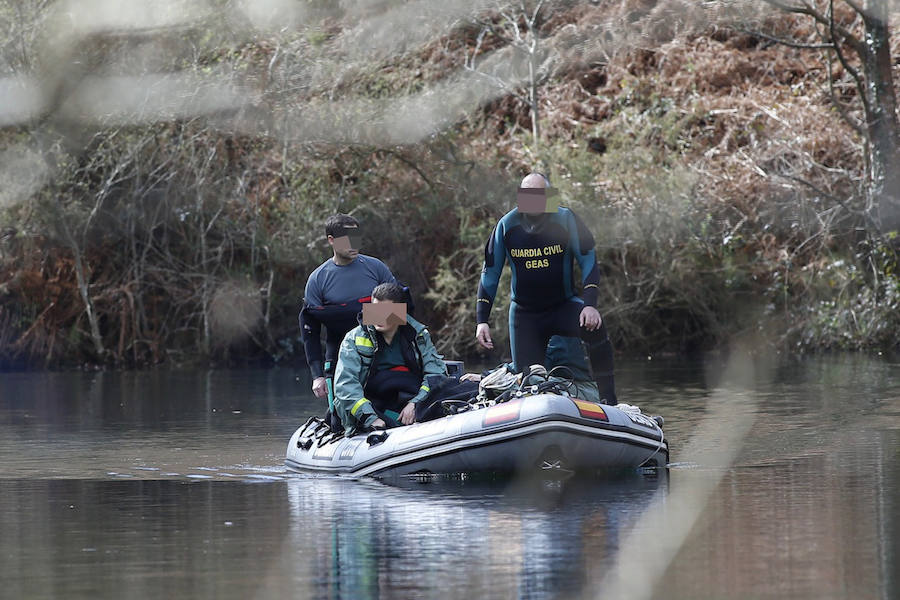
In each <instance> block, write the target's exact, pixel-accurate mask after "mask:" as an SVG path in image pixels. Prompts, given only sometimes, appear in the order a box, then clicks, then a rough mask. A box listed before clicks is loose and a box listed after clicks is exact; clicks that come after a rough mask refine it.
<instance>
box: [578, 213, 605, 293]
mask: <svg viewBox="0 0 900 600" xmlns="http://www.w3.org/2000/svg"><path fill="white" fill-rule="evenodd" d="M572 217H573V218H574V219H575V232H576V236H577V246H576V250H577V251H576V254H575V256H576V258H577V260H578V266H580V267H581V283H582V286H583V288H584V291H583V292H582V294H581V298H582V300H584V304H585V305H586V306H593V307H596V306H597V296H598V293H599V288H598V286H599V284H600V270H599V269H598V268H597V253H596V252H595V251H594V236H593V235H591V232H590V230H589V229H588V228H587V226H586V225H585V224H584V222H583V221H582V220H581V219H580V218H579V217H578V215H576V214H575V213H574V212H573V213H572Z"/></svg>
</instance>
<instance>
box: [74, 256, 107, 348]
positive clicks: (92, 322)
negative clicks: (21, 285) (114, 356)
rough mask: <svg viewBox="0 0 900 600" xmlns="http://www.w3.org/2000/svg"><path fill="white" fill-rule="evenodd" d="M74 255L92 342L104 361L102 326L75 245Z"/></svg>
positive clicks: (79, 287)
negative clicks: (98, 321) (95, 311)
mask: <svg viewBox="0 0 900 600" xmlns="http://www.w3.org/2000/svg"><path fill="white" fill-rule="evenodd" d="M72 254H73V255H74V258H75V279H76V281H77V282H78V292H79V293H80V294H81V300H82V302H84V313H85V314H86V315H87V318H88V325H89V326H90V328H91V340H92V341H93V342H94V350H95V351H96V352H97V358H98V360H103V357H104V356H105V355H106V349H105V348H104V347H103V338H102V337H101V336H100V325H99V324H98V323H97V316H96V315H95V314H94V304H93V302H91V294H90V290H89V289H88V283H87V278H86V277H85V274H84V260H83V258H82V256H81V250H80V249H79V248H78V247H77V246H76V245H75V244H74V243H73V244H72Z"/></svg>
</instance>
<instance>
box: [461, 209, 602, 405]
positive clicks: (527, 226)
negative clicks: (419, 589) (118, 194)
mask: <svg viewBox="0 0 900 600" xmlns="http://www.w3.org/2000/svg"><path fill="white" fill-rule="evenodd" d="M575 260H577V261H578V264H579V266H580V267H581V273H582V286H583V292H582V297H581V298H579V297H578V296H576V294H575V285H574V276H573V268H574V266H573V263H574V261H575ZM506 261H509V264H510V268H511V269H512V286H511V287H512V302H511V303H510V307H509V341H510V347H511V350H512V359H513V364H514V365H515V368H516V370H517V371H522V370H524V369H525V368H526V367H528V366H530V365H533V364H543V363H544V357H545V353H546V349H547V343H548V341H549V340H550V338H551V337H552V336H554V335H562V336H570V337H581V338H582V339H583V340H585V342H587V346H588V355H589V356H590V359H591V368H592V371H593V374H594V378H595V380H596V381H597V386H598V388H599V389H600V396H601V398H604V399H605V401H606V402H608V403H610V404H615V403H616V393H615V383H614V379H613V354H612V346H611V345H610V342H609V336H608V335H607V332H606V324H605V323H602V324H601V326H600V327H599V328H598V329H597V330H596V331H588V330H587V329H585V328H583V327H581V326H580V325H579V317H580V315H581V311H582V310H583V309H584V307H585V306H595V305H596V303H597V285H598V283H599V280H600V275H599V271H598V269H597V258H596V255H595V253H594V237H593V236H592V235H591V232H590V231H588V229H587V227H585V225H584V223H583V222H582V221H581V219H579V218H578V216H576V215H575V213H574V212H572V211H571V210H569V209H568V208H563V207H560V208H559V209H557V211H556V212H555V213H549V214H544V215H539V216H536V217H531V216H527V217H526V216H525V215H523V214H522V213H520V212H519V211H518V210H517V209H513V210H512V211H510V212H508V213H507V214H506V215H504V216H503V218H501V219H500V221H499V222H498V223H497V225H496V227H494V231H493V233H492V234H491V238H490V239H489V240H488V243H487V245H486V246H485V250H484V268H483V270H482V273H481V283H480V285H479V286H478V304H477V308H476V312H477V318H478V322H479V323H487V322H488V318H489V316H490V311H491V307H492V306H493V303H494V297H495V296H496V294H497V286H498V284H499V281H500V274H501V273H502V271H503V265H504V263H505V262H506Z"/></svg>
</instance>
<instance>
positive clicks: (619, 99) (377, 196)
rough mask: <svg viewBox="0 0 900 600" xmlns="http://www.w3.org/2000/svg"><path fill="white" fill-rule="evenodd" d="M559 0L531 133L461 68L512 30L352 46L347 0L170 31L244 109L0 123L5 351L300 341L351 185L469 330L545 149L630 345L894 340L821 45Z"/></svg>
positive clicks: (43, 364) (856, 142)
mask: <svg viewBox="0 0 900 600" xmlns="http://www.w3.org/2000/svg"><path fill="white" fill-rule="evenodd" d="M560 6H561V8H560V9H559V10H557V11H556V12H554V13H553V14H552V15H551V18H548V19H547V20H546V21H545V22H544V23H543V24H542V25H541V26H540V28H539V31H540V34H541V36H542V39H543V40H544V43H545V47H546V48H547V49H548V50H547V51H548V52H552V53H555V54H553V61H552V64H553V68H552V69H551V70H549V71H548V75H547V78H546V81H542V82H541V83H540V88H539V102H538V108H539V111H538V112H537V114H538V115H539V119H540V137H539V138H538V139H537V140H536V139H535V137H534V131H535V128H534V127H533V124H534V121H533V117H534V115H535V113H534V112H533V111H531V110H530V107H529V106H528V105H527V104H526V103H524V102H523V101H522V100H520V99H519V97H518V95H517V93H505V92H502V90H501V91H499V92H496V93H492V94H486V95H485V96H484V98H483V99H482V100H481V101H479V102H474V101H473V102H468V101H466V97H463V96H459V95H458V94H459V93H460V90H459V86H456V83H455V82H457V83H458V82H459V81H460V80H461V79H462V78H464V77H467V76H469V75H471V73H472V72H473V71H472V70H471V69H469V70H468V71H467V70H466V68H465V66H464V65H468V64H469V62H467V61H470V59H471V57H473V56H475V55H476V54H478V56H482V55H483V56H484V57H485V58H484V60H485V61H487V60H489V57H490V56H493V55H489V51H501V50H503V49H504V48H505V47H506V46H509V44H506V46H505V45H504V42H503V40H502V39H501V38H499V37H498V38H497V39H494V40H493V41H491V40H490V39H489V36H480V32H481V31H482V29H481V28H480V27H479V26H477V25H474V24H473V22H472V21H465V22H461V24H459V23H458V24H456V25H453V26H448V27H446V28H443V29H439V30H435V31H434V32H432V33H428V32H426V33H423V34H421V35H418V37H411V38H408V39H404V40H403V42H404V43H403V44H401V45H400V46H396V44H395V45H391V44H387V46H385V47H380V46H379V47H376V48H375V49H374V50H372V52H371V53H369V54H368V55H365V56H363V55H362V54H361V53H359V52H349V53H348V51H347V50H346V48H345V45H346V43H347V40H348V39H353V38H352V36H353V35H356V34H358V33H359V31H366V29H365V27H374V26H375V25H372V23H376V20H372V19H370V20H368V21H365V22H363V21H355V20H354V19H353V18H351V16H350V15H346V14H345V15H325V16H324V17H323V18H322V19H321V20H320V21H316V24H315V26H311V25H310V26H306V27H298V28H297V29H296V31H290V32H285V31H281V32H280V33H279V34H277V35H276V34H271V35H263V34H261V33H258V34H256V35H254V36H252V37H247V36H245V35H237V34H235V33H234V32H232V31H230V30H226V29H222V28H220V29H216V28H215V27H213V26H212V25H210V26H209V27H208V28H206V29H204V28H201V27H198V28H197V29H196V30H190V31H187V32H182V34H180V35H181V37H182V38H183V39H181V40H172V39H171V32H168V33H167V32H160V34H159V36H161V37H159V38H158V39H157V40H156V42H158V43H160V44H162V43H163V42H162V41H161V40H165V43H166V44H169V46H166V48H168V50H163V51H159V53H157V54H155V55H154V57H155V58H154V60H155V61H156V62H155V63H154V65H153V67H154V68H155V69H160V70H162V69H166V68H172V69H175V68H176V67H177V68H179V69H181V70H187V71H189V72H191V73H197V74H201V73H203V72H205V71H206V70H213V71H216V72H219V71H223V70H227V72H228V83H230V84H234V85H236V86H238V87H240V89H242V90H245V92H246V93H247V94H251V92H252V98H253V101H252V102H251V103H250V104H243V105H241V108H240V109H239V110H232V109H229V110H224V109H223V110H218V111H213V112H209V111H207V112H204V113H203V114H202V115H200V114H198V115H189V116H188V117H185V118H178V119H170V120H165V121H162V122H160V121H157V120H153V121H152V122H143V121H126V122H123V121H122V120H121V119H120V120H117V119H116V118H113V117H110V116H109V115H107V116H105V117H104V118H102V119H99V120H97V121H91V122H90V123H88V122H87V121H86V120H84V119H82V120H81V121H77V122H76V124H74V125H73V124H71V123H70V122H69V121H65V120H60V119H53V118H51V119H48V120H45V121H43V122H36V123H34V122H33V123H30V124H20V125H17V126H14V127H13V126H7V127H5V128H3V129H2V130H0V138H2V140H3V142H4V146H5V147H6V148H7V149H8V150H7V151H6V154H5V156H6V157H7V158H9V159H10V161H13V162H14V163H15V164H16V165H19V166H20V167H21V168H20V169H19V170H18V171H17V173H18V175H16V176H15V177H13V176H12V175H8V177H13V179H12V180H11V181H10V182H8V183H9V185H7V186H6V189H7V190H12V191H7V192H5V195H4V196H3V201H2V202H0V361H3V362H6V363H9V364H13V363H15V364H19V365H22V366H26V367H31V368H47V367H63V366H72V365H84V364H89V365H103V366H124V367H134V366H147V365H155V364H183V363H187V362H193V361H198V360H199V361H204V362H210V361H211V362H214V363H218V364H239V363H243V362H250V361H258V360H263V361H267V362H275V363H278V362H282V361H286V360H297V358H298V357H299V356H300V355H301V354H302V347H301V345H300V343H299V331H298V328H297V317H296V315H297V311H298V309H299V306H300V302H301V299H302V293H303V286H304V284H305V281H306V276H307V275H308V273H309V272H310V271H311V270H312V269H313V268H315V266H317V265H318V264H319V263H321V261H323V260H325V259H326V258H327V256H328V252H327V245H326V244H325V240H324V231H323V225H324V220H325V218H326V217H327V216H328V215H330V214H332V213H334V212H336V211H342V212H351V213H353V214H354V215H355V216H357V217H358V218H359V219H360V221H361V222H362V224H363V234H364V245H363V251H364V252H365V253H367V254H372V255H375V256H379V257H380V258H382V259H383V260H385V262H386V263H387V264H389V265H390V266H391V268H392V270H393V271H394V273H395V274H396V275H397V276H398V278H400V279H402V280H403V281H405V282H406V283H408V284H409V285H410V286H411V288H412V290H413V293H414V296H415V298H416V301H417V311H418V312H417V316H420V317H421V318H422V320H423V321H424V322H426V323H429V324H430V325H431V328H432V330H433V333H434V337H435V340H436V342H437V344H438V345H439V348H440V349H441V351H443V352H444V353H446V354H448V355H452V356H467V357H472V356H475V354H474V353H476V347H475V344H474V340H473V336H474V295H475V290H476V288H477V282H478V277H479V275H480V269H481V260H482V256H483V246H484V243H485V241H486V240H487V237H488V236H489V234H490V231H491V228H492V227H493V224H494V223H495V222H496V221H497V219H498V218H499V217H500V216H501V215H502V214H503V213H504V212H505V211H506V210H508V209H509V208H511V207H512V205H513V202H514V190H515V187H516V185H517V182H518V180H519V178H520V177H521V176H522V175H523V174H524V173H527V172H528V171H530V170H532V169H542V170H544V171H545V172H546V173H548V174H549V176H550V177H551V179H552V180H553V184H554V186H555V187H557V188H558V189H559V191H560V194H561V199H562V201H563V203H564V204H565V205H568V206H570V207H571V208H573V209H574V210H575V211H576V212H577V213H578V214H579V215H581V216H582V217H583V218H584V220H585V222H586V223H587V224H588V226H589V228H590V229H591V230H592V232H593V234H594V237H595V240H596V249H597V256H598V262H599V264H600V267H601V271H602V274H603V279H602V285H601V289H600V301H599V308H600V309H601V312H602V314H603V315H604V318H605V319H606V322H607V326H608V329H609V331H610V335H611V337H612V339H613V344H614V346H615V347H616V349H617V351H618V352H620V353H622V354H624V355H641V354H648V353H649V354H653V353H658V352H670V353H690V352H700V351H704V350H707V349H710V348H715V347H718V346H721V345H723V344H727V343H728V341H729V340H732V339H734V338H735V337H742V338H747V337H752V338H754V339H755V340H757V342H758V344H759V346H760V347H767V348H773V349H781V350H784V351H790V352H798V351H818V350H823V349H854V350H867V351H868V350H871V351H878V350H888V349H891V348H897V347H898V344H900V340H898V336H897V334H896V332H897V331H900V266H898V265H900V263H898V259H897V247H898V237H897V232H896V230H895V229H893V228H885V227H884V226H883V224H882V225H879V224H878V223H876V222H875V221H873V218H872V215H873V214H875V213H873V210H872V202H873V198H872V197H870V196H869V195H868V194H867V192H866V190H865V187H864V185H863V184H864V181H865V180H866V177H867V176H866V165H865V161H864V155H863V152H862V142H861V141H860V138H859V136H858V134H857V133H856V132H855V131H854V130H853V129H852V127H850V125H848V124H847V122H846V121H845V120H843V119H842V118H841V115H840V113H839V111H836V110H835V109H834V107H833V104H832V101H831V98H830V97H829V95H828V94H827V93H826V91H827V89H828V73H829V70H828V68H827V66H828V65H827V64H826V63H825V62H823V58H822V56H821V55H818V54H812V53H810V52H809V51H807V50H804V49H799V48H791V47H787V46H784V45H779V44H773V43H771V42H769V41H767V40H766V39H765V38H763V37H761V36H759V35H754V34H751V33H747V32H746V31H744V30H743V29H742V27H741V26H739V24H738V23H737V22H736V21H735V20H734V17H727V18H726V16H721V17H716V18H715V19H714V18H713V17H712V16H709V15H707V16H706V17H704V18H702V19H701V18H700V17H699V16H698V15H697V14H695V11H690V10H687V9H685V10H684V11H683V12H680V13H671V12H669V13H667V12H665V11H664V10H663V9H662V8H658V9H653V10H649V11H645V12H641V11H638V13H635V14H631V13H627V14H626V13H624V12H622V10H624V9H620V8H610V7H606V6H594V5H586V4H581V3H574V4H571V5H570V4H566V3H562V4H561V5H560ZM660 6H662V5H660ZM494 18H495V19H499V18H500V17H498V16H497V15H494ZM498 22H499V21H498ZM779 22H780V23H781V25H780V26H781V27H782V28H783V33H794V34H797V35H801V36H802V35H804V34H806V35H811V34H809V32H807V31H806V28H807V27H808V26H807V24H806V23H804V22H803V21H802V20H801V19H799V18H784V17H782V18H781V19H780V21H779ZM621 23H627V24H628V26H627V27H626V28H624V29H621V30H617V29H616V27H615V25H616V24H621ZM616 31H622V32H625V33H621V34H615V36H616V37H614V38H610V39H611V40H613V41H614V42H615V43H611V42H610V43H604V44H599V43H594V42H596V40H598V39H606V38H604V37H603V36H604V35H613V34H611V33H610V32H614V33H615V32H616ZM210 32H213V33H210ZM603 32H606V33H605V34H604V33H603ZM141 35H144V36H145V37H146V34H141ZM132 37H133V36H132ZM153 37H154V36H153V35H151V36H150V38H153ZM141 39H145V38H141ZM139 41H140V40H136V39H132V38H131V37H129V36H122V35H118V36H112V35H111V34H106V33H103V32H101V33H99V34H92V37H89V38H86V39H85V40H84V41H83V43H82V44H81V45H79V46H77V47H75V48H74V49H73V50H72V54H71V56H70V58H71V60H72V61H74V62H79V64H84V63H85V62H87V63H90V61H91V60H92V61H94V62H95V63H99V64H104V63H108V62H110V61H111V57H112V56H114V54H115V52H125V53H126V54H127V53H128V52H131V51H132V50H134V45H135V44H138V42H139ZM894 42H895V52H894V55H895V56H900V49H897V48H896V45H897V44H896V40H894ZM373 43H374V42H373ZM116 44H118V45H116ZM342 44H343V45H344V46H342ZM29 49H30V50H34V51H35V52H37V51H38V50H39V49H38V48H33V47H29ZM188 49H190V52H188ZM548 56H549V55H548ZM285 57H291V60H288V59H287V58H285ZM467 57H468V58H467ZM88 59H90V60H88ZM338 59H340V61H342V62H340V63H339V64H340V68H339V70H335V71H333V72H332V71H329V72H326V71H327V70H328V69H330V68H334V69H338V67H336V66H335V65H336V64H338V62H337V61H338ZM304 60H305V61H307V63H308V64H309V65H318V67H317V68H318V70H316V69H313V68H312V67H309V69H307V67H306V66H303V67H302V68H301V66H298V65H305V64H307V63H304ZM185 61H187V62H185ZM895 62H897V61H895ZM10 64H12V63H10ZM478 64H481V63H474V68H475V69H477V68H478V66H477V65H478ZM469 66H472V65H469ZM119 67H120V68H125V67H123V66H122V65H119ZM326 67H327V68H326ZM143 68H147V67H146V66H145V67H143ZM894 68H895V70H897V69H900V66H897V65H895V67H894ZM304 69H307V70H304ZM467 74H468V75H467ZM898 79H900V76H898V77H897V78H895V80H898ZM471 81H475V79H472V80H471ZM473 86H474V84H473V83H471V82H470V83H469V84H467V85H466V86H464V87H465V89H466V90H468V91H469V92H470V93H475V92H474V91H472V90H474V89H476V88H475V87H473ZM477 89H478V90H481V89H482V88H477ZM498 89H499V88H498ZM848 93H849V92H848ZM441 95H443V96H441ZM434 96H439V97H442V98H443V102H437V103H434V101H433V100H428V99H429V98H432V97H434ZM416 102H418V104H416ZM428 102H431V104H428ZM423 106H425V107H427V108H428V110H429V111H430V112H427V111H425V112H423V111H424V108H423ZM459 106H463V107H464V110H463V109H460V110H456V111H455V112H454V110H455V109H454V110H451V108H452V107H459ZM445 108H446V111H445V110H444V109H445ZM84 110H87V109H86V108H85V109H84ZM317 111H318V112H317ZM308 114H314V115H318V116H317V118H318V119H319V120H320V121H321V122H322V123H323V125H322V126H321V127H319V128H312V127H311V125H310V122H309V117H308V116H306V117H304V115H308ZM303 118H306V119H307V120H306V121H303ZM392 119H393V120H392ZM429 119H430V120H429ZM295 121H297V122H302V123H303V125H302V126H301V125H297V126H296V127H298V128H299V129H298V130H292V129H291V125H290V124H291V123H293V122H295ZM425 122H427V123H430V125H427V123H426V124H424V125H423V123H425ZM326 125H327V127H326ZM426 125H427V126H426ZM423 128H424V129H423ZM423 131H424V132H425V133H423ZM335 132H339V133H335ZM11 164H12V163H11ZM29 178H30V179H29ZM32 179H33V180H34V181H31V180H32ZM26 184H29V185H26ZM16 190H19V191H20V192H21V193H15V194H14V193H13V192H15V191H16ZM875 200H877V198H876V199H875ZM506 281H507V280H506V279H504V282H503V283H501V287H500V289H501V294H500V297H499V298H498V301H497V303H496V305H495V308H494V313H493V314H494V316H493V333H494V340H495V343H498V344H499V345H500V346H501V347H502V346H503V345H504V344H506V339H505V329H506V327H505V324H506V318H505V315H506V308H507V306H508V294H507V293H506V292H505V290H507V289H508V283H506Z"/></svg>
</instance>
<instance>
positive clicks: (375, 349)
mask: <svg viewBox="0 0 900 600" xmlns="http://www.w3.org/2000/svg"><path fill="white" fill-rule="evenodd" d="M405 301H406V293H405V291H404V290H403V287H401V286H400V285H398V284H396V283H382V284H380V285H378V286H377V287H376V288H375V289H374V290H372V302H371V303H366V304H363V311H362V317H361V324H360V325H359V326H358V327H356V328H355V329H352V330H351V331H349V332H348V333H347V335H346V336H344V340H343V342H341V347H340V351H339V353H338V361H337V370H336V372H335V380H334V395H335V410H336V412H337V414H338V416H340V418H341V422H342V423H343V425H344V431H345V432H347V433H348V435H349V434H350V433H351V432H354V431H360V430H365V429H372V428H375V427H388V426H390V427H393V426H396V425H401V424H402V425H409V424H411V423H413V422H415V419H416V404H417V403H418V402H420V401H422V400H424V399H425V398H426V397H427V396H428V393H429V391H430V390H429V387H428V385H427V383H426V377H428V376H429V375H442V376H446V375H447V368H446V366H445V364H444V361H443V359H442V357H441V355H440V354H438V352H437V349H435V347H434V344H433V343H432V341H431V336H430V334H429V333H428V330H427V329H426V328H425V326H424V325H423V324H421V323H419V322H418V321H416V320H415V319H413V318H412V317H410V316H409V315H407V314H406V304H405Z"/></svg>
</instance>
